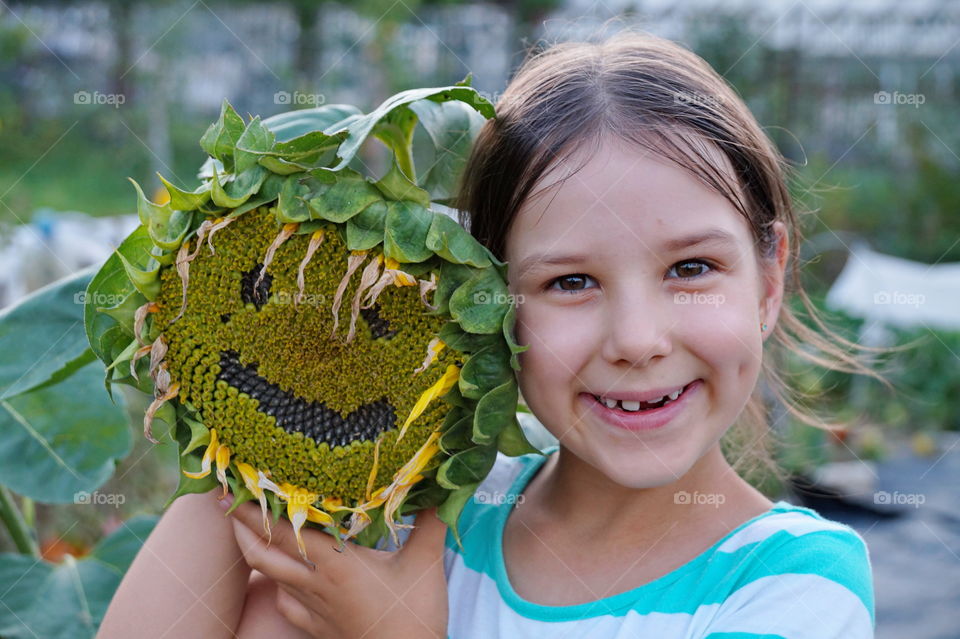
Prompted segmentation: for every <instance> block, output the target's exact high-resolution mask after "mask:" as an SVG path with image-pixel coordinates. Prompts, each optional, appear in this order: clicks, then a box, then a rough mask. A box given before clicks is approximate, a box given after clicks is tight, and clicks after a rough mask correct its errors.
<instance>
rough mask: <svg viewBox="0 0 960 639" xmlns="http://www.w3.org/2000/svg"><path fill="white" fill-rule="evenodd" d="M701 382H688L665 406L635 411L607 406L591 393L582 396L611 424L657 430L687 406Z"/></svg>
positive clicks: (624, 427) (594, 410)
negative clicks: (678, 394)
mask: <svg viewBox="0 0 960 639" xmlns="http://www.w3.org/2000/svg"><path fill="white" fill-rule="evenodd" d="M701 383H702V382H701V381H700V380H699V379H698V380H696V381H693V382H691V383H689V384H687V386H686V387H685V388H684V389H683V392H682V393H681V394H680V396H679V397H677V399H675V400H673V401H672V402H670V403H668V404H666V405H664V406H661V407H659V408H652V409H650V410H645V411H637V412H635V413H628V412H626V411H622V410H620V409H619V408H607V406H606V405H605V404H603V403H601V402H600V401H598V400H597V399H596V398H595V397H594V396H593V395H591V394H589V393H581V394H580V397H581V399H583V401H585V402H586V403H587V405H588V406H589V408H590V410H591V411H592V412H593V413H594V414H595V415H597V416H598V417H599V418H600V419H602V420H603V421H605V422H607V423H608V424H610V425H611V426H614V427H616V428H622V429H623V430H629V431H643V430H655V429H657V428H663V427H664V426H666V425H667V424H669V423H670V422H671V421H672V420H673V419H674V418H675V417H676V416H677V415H679V414H680V412H681V411H682V410H683V409H684V408H686V406H687V404H688V403H689V401H690V396H691V395H693V394H694V393H695V392H696V391H697V390H698V389H699V388H700V384H701Z"/></svg>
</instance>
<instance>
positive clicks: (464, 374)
mask: <svg viewBox="0 0 960 639" xmlns="http://www.w3.org/2000/svg"><path fill="white" fill-rule="evenodd" d="M504 350H505V349H502V348H501V347H500V346H499V345H491V346H487V347H486V348H484V349H482V350H480V351H478V352H477V353H474V354H473V355H471V356H470V357H469V358H468V359H467V361H466V363H465V364H464V365H463V368H462V369H461V370H460V379H459V380H458V384H459V385H460V392H461V393H463V396H464V397H468V398H470V399H480V398H481V397H483V396H484V395H486V394H487V392H489V391H490V390H492V389H494V388H496V387H497V386H500V385H501V384H503V383H505V382H507V381H510V380H512V379H513V371H512V370H511V369H510V362H509V359H508V358H507V357H506V356H505V354H504Z"/></svg>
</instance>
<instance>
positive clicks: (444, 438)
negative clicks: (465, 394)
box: [438, 411, 474, 454]
mask: <svg viewBox="0 0 960 639" xmlns="http://www.w3.org/2000/svg"><path fill="white" fill-rule="evenodd" d="M450 413H451V414H455V415H459V414H461V413H460V412H457V413H454V412H453V411H450ZM438 443H439V444H440V448H442V449H443V450H444V452H446V453H448V454H449V453H455V452H457V451H460V450H463V449H465V448H470V447H472V446H474V443H473V415H469V414H468V415H463V416H462V417H461V418H460V419H458V420H457V421H456V422H454V423H453V425H452V426H450V427H449V428H445V429H444V433H443V435H441V436H440V441H439V442H438Z"/></svg>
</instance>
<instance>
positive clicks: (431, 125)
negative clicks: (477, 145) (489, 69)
mask: <svg viewBox="0 0 960 639" xmlns="http://www.w3.org/2000/svg"><path fill="white" fill-rule="evenodd" d="M410 110H411V111H413V112H414V113H416V114H417V116H418V117H419V119H420V124H421V125H423V128H424V129H425V130H426V132H427V135H429V136H430V141H431V142H433V147H434V157H433V164H431V165H430V167H428V168H427V170H426V172H425V173H423V174H422V175H419V176H417V183H418V184H419V185H420V186H422V187H423V188H424V189H426V190H427V191H429V192H430V199H431V200H433V201H435V202H443V203H445V204H446V203H450V198H452V197H453V195H454V191H455V190H456V188H457V182H458V180H459V178H460V173H461V172H462V171H463V167H464V165H465V164H466V162H467V157H468V156H469V155H470V148H471V147H472V146H473V141H474V140H475V139H476V137H477V134H479V133H480V128H481V127H482V126H483V123H484V122H486V121H487V119H486V118H485V117H483V116H482V115H481V114H480V113H478V112H477V111H476V110H475V109H474V108H473V107H471V106H470V105H468V104H466V103H464V102H460V101H450V102H434V101H432V100H419V101H417V102H413V103H411V104H410Z"/></svg>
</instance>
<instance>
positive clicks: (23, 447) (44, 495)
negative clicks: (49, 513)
mask: <svg viewBox="0 0 960 639" xmlns="http://www.w3.org/2000/svg"><path fill="white" fill-rule="evenodd" d="M102 378H103V366H102V365H101V364H100V363H99V362H94V363H91V364H88V365H86V366H84V367H83V368H81V369H80V370H78V371H76V372H75V373H74V374H73V375H71V376H70V377H67V378H66V379H64V380H63V381H61V382H60V383H58V384H55V385H52V386H47V387H44V388H42V389H39V390H33V391H30V392H28V393H23V394H20V395H17V396H16V397H12V398H10V399H6V400H0V432H2V433H3V434H4V436H3V437H2V438H0V484H4V485H6V486H9V487H10V489H11V490H13V491H14V492H17V493H19V494H21V495H24V496H26V497H29V498H31V499H35V500H37V501H42V502H47V503H67V502H71V501H73V500H74V496H75V494H76V493H78V492H81V491H86V492H91V491H93V490H95V489H96V488H98V487H99V486H100V485H101V484H103V483H104V482H105V481H106V480H107V479H109V478H110V476H111V475H112V474H113V471H114V467H115V464H116V462H117V460H119V459H121V458H123V457H124V456H126V455H127V454H128V453H129V452H130V444H131V442H130V429H129V426H128V423H127V418H126V415H125V414H124V412H123V410H122V408H120V407H117V406H114V405H113V404H112V403H111V402H110V399H109V398H108V397H107V395H106V394H105V393H104V392H103V390H102V389H101V387H100V380H101V379H102Z"/></svg>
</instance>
